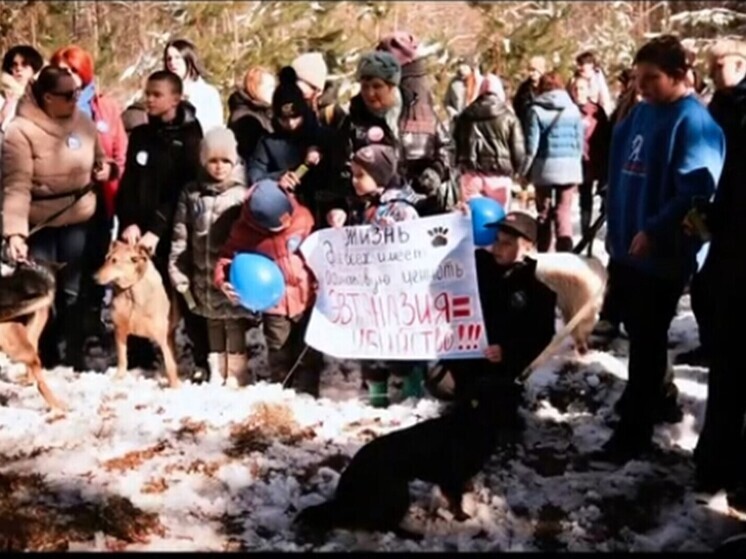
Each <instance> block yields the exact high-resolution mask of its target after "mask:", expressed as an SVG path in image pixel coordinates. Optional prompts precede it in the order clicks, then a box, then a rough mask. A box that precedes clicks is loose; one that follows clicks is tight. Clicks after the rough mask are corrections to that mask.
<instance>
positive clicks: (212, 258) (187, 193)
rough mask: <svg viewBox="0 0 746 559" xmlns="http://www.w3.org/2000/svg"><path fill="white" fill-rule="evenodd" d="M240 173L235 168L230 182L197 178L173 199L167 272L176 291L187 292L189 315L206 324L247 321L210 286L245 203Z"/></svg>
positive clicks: (242, 312) (240, 169)
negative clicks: (192, 302)
mask: <svg viewBox="0 0 746 559" xmlns="http://www.w3.org/2000/svg"><path fill="white" fill-rule="evenodd" d="M245 172H246V171H245V170H244V169H243V167H242V166H241V165H236V167H234V169H233V173H232V175H231V177H230V178H228V179H227V180H225V181H223V182H215V181H213V180H210V179H209V178H208V177H206V176H203V177H201V179H200V180H199V181H195V182H192V183H189V185H187V187H186V188H185V189H184V191H183V192H182V193H181V196H179V203H178V204H177V206H176V215H175V216H174V232H173V236H172V240H171V254H170V256H169V262H168V273H169V276H170V278H171V283H172V284H173V286H174V287H175V288H176V290H177V291H179V292H182V291H184V290H186V289H189V290H190V291H191V293H192V296H193V297H194V300H195V302H196V303H197V306H196V308H194V309H193V310H192V312H194V313H195V314H198V315H200V316H204V317H207V318H212V319H229V318H250V317H251V313H250V312H249V311H248V310H245V309H243V307H239V306H236V305H234V304H233V303H231V302H230V301H229V300H228V298H227V297H226V296H225V295H224V294H223V292H222V291H220V290H219V289H218V288H217V287H216V286H215V283H214V282H213V275H214V271H215V267H216V266H217V263H218V259H219V253H220V249H221V248H222V247H223V245H224V244H225V241H226V240H227V239H228V235H229V234H230V231H231V228H232V227H233V224H234V223H235V221H236V220H237V219H238V216H239V214H240V213H241V204H243V201H244V198H246V192H247V188H246V181H245V179H244V176H245Z"/></svg>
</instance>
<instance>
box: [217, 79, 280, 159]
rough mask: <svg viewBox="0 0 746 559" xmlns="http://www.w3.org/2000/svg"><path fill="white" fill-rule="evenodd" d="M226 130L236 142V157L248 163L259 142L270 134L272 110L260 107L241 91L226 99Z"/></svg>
mask: <svg viewBox="0 0 746 559" xmlns="http://www.w3.org/2000/svg"><path fill="white" fill-rule="evenodd" d="M228 110H229V111H230V116H229V117H228V128H230V129H231V130H232V131H233V134H234V135H235V136H236V141H237V142H238V155H240V156H241V159H243V160H244V163H248V161H249V159H250V158H251V156H252V154H253V153H254V150H255V149H256V145H257V144H258V143H259V140H260V139H261V138H262V137H263V136H265V135H266V134H270V133H271V132H272V110H271V108H270V106H269V105H261V104H260V103H257V102H256V101H255V100H254V99H252V98H251V97H249V96H248V95H247V94H246V93H244V92H243V91H241V90H236V91H234V92H233V93H232V94H231V96H230V97H229V98H228Z"/></svg>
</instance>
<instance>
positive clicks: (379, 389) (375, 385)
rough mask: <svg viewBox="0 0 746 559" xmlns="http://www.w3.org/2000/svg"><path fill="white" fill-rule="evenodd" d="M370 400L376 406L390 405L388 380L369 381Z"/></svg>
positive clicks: (385, 406)
mask: <svg viewBox="0 0 746 559" xmlns="http://www.w3.org/2000/svg"><path fill="white" fill-rule="evenodd" d="M368 400H369V401H370V405H371V406H373V407H374V408H387V407H388V406H389V383H388V381H378V382H371V381H368Z"/></svg>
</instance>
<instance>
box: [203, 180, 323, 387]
mask: <svg viewBox="0 0 746 559" xmlns="http://www.w3.org/2000/svg"><path fill="white" fill-rule="evenodd" d="M313 226H314V220H313V216H312V215H311V212H310V211H309V210H308V209H307V208H306V207H304V206H302V205H301V204H299V203H298V201H297V200H296V199H295V196H293V195H292V194H289V193H288V192H286V191H285V190H283V189H282V188H281V187H280V186H279V185H278V184H277V181H275V180H271V179H265V180H261V181H259V182H258V183H257V184H255V185H254V186H253V187H252V188H251V190H250V191H249V194H248V196H247V198H246V201H245V202H244V205H243V208H242V209H241V215H240V217H239V218H238V220H237V221H236V222H235V223H234V224H233V228H232V229H231V232H230V235H229V237H228V241H227V242H226V243H225V245H224V246H223V248H222V249H221V251H220V260H218V264H217V266H216V267H215V278H214V279H215V285H216V286H217V287H218V288H219V289H221V290H222V291H223V292H224V293H225V294H226V296H227V297H228V298H229V299H231V300H232V301H233V302H234V303H238V294H237V293H236V291H235V289H234V288H233V286H232V285H231V284H230V283H228V282H227V281H226V278H227V265H228V264H230V263H231V261H232V260H233V257H234V256H235V255H236V254H237V253H239V252H256V253H259V254H263V255H265V256H267V257H269V258H271V259H272V260H274V262H275V263H276V264H277V266H278V267H279V268H280V270H281V271H282V275H283V277H284V278H285V294H284V295H283V297H282V299H281V300H280V302H279V303H278V304H277V305H276V306H275V307H273V308H271V309H269V310H267V311H265V312H264V313H263V314H262V324H263V329H264V337H265V339H266V342H267V351H268V357H269V367H270V373H271V378H272V382H282V381H283V380H284V378H285V375H287V373H288V372H289V371H290V369H291V368H292V367H293V365H294V364H295V362H296V361H297V360H298V357H299V356H300V354H301V353H302V352H303V350H304V347H305V343H304V341H303V340H304V338H305V333H306V327H307V325H308V320H309V318H310V316H311V310H312V309H313V304H314V300H315V296H314V289H315V279H314V277H313V275H312V274H311V271H310V270H309V269H308V268H307V267H306V265H305V262H304V261H303V258H302V256H301V254H300V251H299V250H298V247H300V245H301V243H302V242H303V241H304V240H305V239H306V237H308V236H309V235H310V234H311V231H312V230H313ZM322 366H323V358H322V356H321V354H320V353H319V352H317V351H315V350H314V349H312V348H309V349H308V351H307V352H306V355H305V356H304V358H303V360H302V362H301V363H300V364H299V366H298V371H297V373H296V374H295V376H294V377H293V387H294V388H296V389H297V390H298V391H299V392H304V393H307V394H311V395H312V396H314V397H318V395H319V378H320V376H321V369H322Z"/></svg>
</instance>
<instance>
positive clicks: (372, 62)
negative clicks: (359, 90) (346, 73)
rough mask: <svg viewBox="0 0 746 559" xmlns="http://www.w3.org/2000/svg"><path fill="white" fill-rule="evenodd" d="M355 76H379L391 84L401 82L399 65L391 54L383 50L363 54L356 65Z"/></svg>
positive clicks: (359, 77) (360, 78)
mask: <svg viewBox="0 0 746 559" xmlns="http://www.w3.org/2000/svg"><path fill="white" fill-rule="evenodd" d="M357 78H358V80H362V79H364V78H380V79H382V80H383V81H385V82H386V83H390V84H391V85H399V82H401V66H400V65H399V62H398V61H397V60H396V58H394V56H393V55H391V54H389V53H388V52H384V51H375V52H369V53H367V54H364V55H363V56H362V57H361V58H360V62H359V63H358V66H357Z"/></svg>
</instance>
